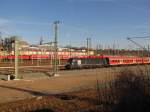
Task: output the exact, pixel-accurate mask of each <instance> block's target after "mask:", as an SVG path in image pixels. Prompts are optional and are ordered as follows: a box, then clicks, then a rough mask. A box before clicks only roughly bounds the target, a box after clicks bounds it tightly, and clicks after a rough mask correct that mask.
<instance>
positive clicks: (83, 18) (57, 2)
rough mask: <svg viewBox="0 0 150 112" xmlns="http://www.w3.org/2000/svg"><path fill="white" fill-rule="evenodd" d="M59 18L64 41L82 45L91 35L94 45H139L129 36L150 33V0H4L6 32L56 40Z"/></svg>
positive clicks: (0, 12)
mask: <svg viewBox="0 0 150 112" xmlns="http://www.w3.org/2000/svg"><path fill="white" fill-rule="evenodd" d="M55 20H59V21H60V24H59V44H60V45H66V44H69V43H71V44H72V45H76V46H82V45H85V44H86V38H87V37H91V38H92V43H93V46H95V45H96V44H103V45H104V46H106V45H110V46H112V44H113V43H115V44H119V46H120V47H125V48H127V47H135V46H134V45H133V44H132V43H130V42H128V41H127V40H126V37H132V36H146V35H150V0H0V31H1V32H2V34H3V35H18V36H21V37H22V38H23V39H24V40H27V41H28V42H30V43H38V42H39V39H40V37H41V36H43V38H44V40H45V41H46V42H47V41H52V40H53V37H54V36H53V35H54V34H53V31H54V30H53V25H52V23H53V22H54V21H55ZM136 41H137V42H140V43H141V44H143V45H146V44H148V43H149V42H150V41H149V40H143V39H138V40H136Z"/></svg>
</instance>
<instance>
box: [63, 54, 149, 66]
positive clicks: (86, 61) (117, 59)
mask: <svg viewBox="0 0 150 112" xmlns="http://www.w3.org/2000/svg"><path fill="white" fill-rule="evenodd" d="M149 63H150V58H149V57H136V56H89V57H88V56H84V57H75V58H70V59H68V62H67V64H66V66H65V67H66V69H77V68H96V67H103V66H115V65H133V64H149Z"/></svg>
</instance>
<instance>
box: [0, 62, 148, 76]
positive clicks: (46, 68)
mask: <svg viewBox="0 0 150 112" xmlns="http://www.w3.org/2000/svg"><path fill="white" fill-rule="evenodd" d="M146 65H147V64H146ZM130 66H133V67H137V66H145V65H130ZM130 66H127V65H126V66H109V67H101V68H86V69H73V70H66V69H65V67H64V65H60V66H59V70H60V72H68V73H69V72H70V73H71V72H76V71H85V72H86V71H87V70H94V69H105V70H106V71H107V68H108V69H109V68H112V69H117V68H125V67H130ZM19 72H20V73H28V72H29V73H32V72H33V73H35V72H53V69H52V66H51V65H43V66H20V67H19ZM13 73H14V67H0V74H13Z"/></svg>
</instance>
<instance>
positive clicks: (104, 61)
mask: <svg viewBox="0 0 150 112" xmlns="http://www.w3.org/2000/svg"><path fill="white" fill-rule="evenodd" d="M103 64H104V66H109V58H103Z"/></svg>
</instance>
